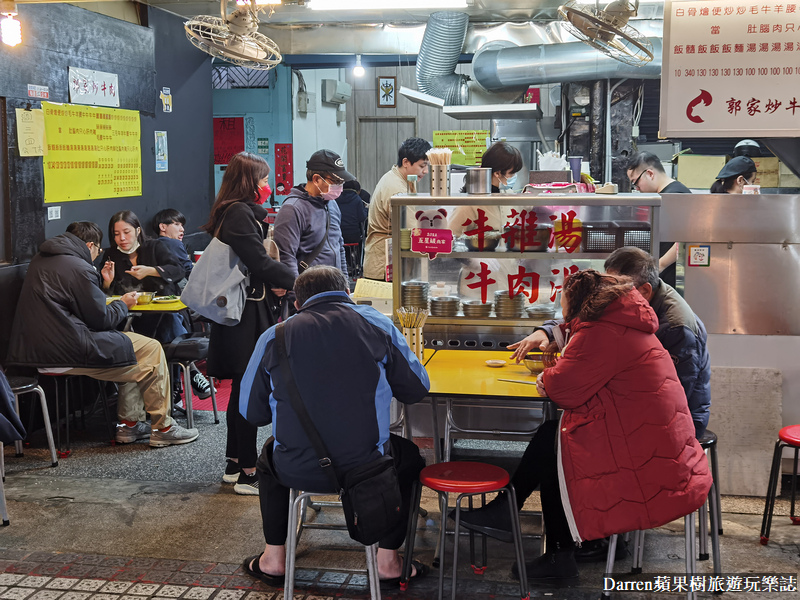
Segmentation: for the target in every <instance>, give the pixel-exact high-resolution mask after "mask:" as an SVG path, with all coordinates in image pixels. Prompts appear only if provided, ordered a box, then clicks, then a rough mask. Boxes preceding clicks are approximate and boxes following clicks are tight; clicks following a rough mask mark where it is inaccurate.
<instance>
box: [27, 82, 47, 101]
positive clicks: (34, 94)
mask: <svg viewBox="0 0 800 600" xmlns="http://www.w3.org/2000/svg"><path fill="white" fill-rule="evenodd" d="M28 98H38V99H39V100H49V99H50V88H49V87H47V86H46V85H31V84H30V83H29V84H28Z"/></svg>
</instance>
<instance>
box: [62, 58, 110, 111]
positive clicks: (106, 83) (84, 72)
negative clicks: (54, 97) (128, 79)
mask: <svg viewBox="0 0 800 600" xmlns="http://www.w3.org/2000/svg"><path fill="white" fill-rule="evenodd" d="M69 101H70V102H72V103H73V104H89V105H91V106H110V107H112V108H114V107H115V108H119V78H118V77H117V74H116V73H104V72H103V71H93V70H91V69H76V68H75V67H70V68H69Z"/></svg>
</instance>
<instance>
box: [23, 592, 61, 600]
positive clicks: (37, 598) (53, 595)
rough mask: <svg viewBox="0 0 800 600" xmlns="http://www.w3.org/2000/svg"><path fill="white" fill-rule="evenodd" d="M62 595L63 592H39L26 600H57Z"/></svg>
mask: <svg viewBox="0 0 800 600" xmlns="http://www.w3.org/2000/svg"><path fill="white" fill-rule="evenodd" d="M63 594H64V591H63V590H39V591H38V592H36V593H35V594H34V595H33V596H31V597H30V598H29V599H28V600H57V598H58V597H59V596H62V595H63Z"/></svg>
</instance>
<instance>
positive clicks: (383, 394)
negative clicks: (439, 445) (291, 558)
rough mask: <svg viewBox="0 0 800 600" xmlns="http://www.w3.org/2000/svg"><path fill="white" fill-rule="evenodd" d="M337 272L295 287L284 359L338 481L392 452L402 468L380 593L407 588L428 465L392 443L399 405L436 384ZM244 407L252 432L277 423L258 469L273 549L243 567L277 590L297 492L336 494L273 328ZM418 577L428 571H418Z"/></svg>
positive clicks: (250, 376) (322, 270) (251, 371)
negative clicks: (404, 553) (417, 493)
mask: <svg viewBox="0 0 800 600" xmlns="http://www.w3.org/2000/svg"><path fill="white" fill-rule="evenodd" d="M347 289H348V288H347V279H346V278H345V276H344V274H343V273H342V272H341V271H340V270H339V269H337V268H335V267H331V266H318V267H312V268H310V269H308V270H306V271H305V272H304V273H303V274H301V275H300V276H299V277H298V278H297V280H296V281H295V285H294V291H295V294H296V297H297V299H296V301H295V304H296V307H297V309H298V313H297V314H296V315H295V316H293V317H291V318H290V319H288V320H287V321H285V325H284V327H285V335H286V351H287V353H288V356H289V364H290V366H291V370H292V373H293V374H294V375H295V377H294V378H295V380H296V382H297V387H298V390H299V393H300V397H301V398H302V401H303V403H304V404H305V406H306V408H307V410H308V413H309V415H310V417H311V419H312V421H313V423H314V425H315V427H316V428H317V430H318V431H319V435H320V437H321V438H322V440H323V442H324V443H325V445H326V446H327V448H328V451H329V453H330V458H331V461H332V463H333V466H334V467H335V469H336V472H337V474H339V477H340V478H341V475H343V474H344V473H347V472H348V471H350V470H351V469H353V468H355V467H358V466H361V465H364V464H366V463H368V462H371V461H373V460H375V459H377V458H379V457H380V456H381V455H383V454H386V453H387V452H388V453H390V454H391V456H392V458H393V459H394V462H395V467H396V469H397V474H398V479H399V484H400V491H401V495H402V505H401V518H400V521H399V523H398V525H397V527H396V528H395V530H393V531H392V532H390V533H389V534H388V535H387V536H386V537H385V538H384V539H382V540H380V542H379V549H378V572H379V575H380V578H381V587H382V588H386V587H399V584H400V573H401V567H402V560H401V558H400V556H399V554H398V548H399V547H400V546H401V545H402V543H403V539H404V537H405V529H406V524H407V520H408V512H409V508H410V502H411V487H412V484H413V482H414V481H416V480H417V479H418V477H419V472H420V471H421V470H422V469H423V467H424V466H425V461H424V460H423V459H422V457H421V456H420V454H419V449H418V448H417V447H416V445H414V443H413V442H411V441H409V440H407V439H405V438H402V437H399V436H396V435H393V434H390V433H389V425H390V421H391V419H390V414H389V412H390V411H389V409H390V405H391V402H392V397H395V398H396V399H397V400H399V401H400V402H403V403H405V404H413V403H416V402H419V401H420V400H422V398H424V397H425V395H426V394H427V392H428V389H429V386H430V383H429V380H428V374H427V373H426V372H425V368H424V367H423V366H422V365H421V364H420V362H419V361H418V360H417V358H416V357H415V356H414V354H413V353H412V352H411V350H410V348H409V347H408V344H407V343H406V341H405V339H403V337H402V335H400V332H399V331H398V330H397V329H396V328H395V326H394V325H393V324H392V322H391V320H390V319H388V318H387V317H385V316H384V315H382V314H380V313H379V312H378V311H376V310H375V309H373V308H372V307H369V306H359V305H356V304H354V303H353V302H352V300H350V298H349V296H348V294H347ZM239 407H240V411H241V413H242V415H243V416H244V417H245V418H246V419H247V420H248V421H250V422H251V423H253V424H255V425H258V426H263V425H267V424H268V423H270V422H271V423H272V433H273V435H274V438H273V439H271V440H268V441H267V443H266V444H265V446H264V449H263V450H262V452H261V456H260V458H259V461H258V465H257V466H258V474H259V487H260V499H261V520H262V524H263V528H264V537H265V538H266V542H267V543H266V547H265V549H264V552H263V553H262V554H260V555H256V556H251V557H249V558H247V559H246V560H245V562H244V569H245V571H246V572H247V573H248V574H250V575H252V576H253V577H256V578H258V579H260V580H261V581H263V582H265V583H267V584H269V585H275V586H282V585H283V584H284V573H285V570H284V564H285V560H286V550H285V541H286V533H287V528H288V510H289V488H294V489H298V490H306V491H325V490H329V489H330V487H331V484H330V481H329V478H328V476H327V474H326V473H325V472H324V471H323V470H322V468H321V467H320V465H319V459H318V457H317V454H316V452H315V451H314V448H313V446H312V444H311V442H310V441H309V439H308V437H307V435H306V433H305V430H304V429H303V425H302V423H301V422H300V420H299V418H298V417H297V414H296V413H295V412H294V410H293V408H292V404H291V400H290V396H289V392H288V387H287V382H286V380H285V379H284V377H283V376H282V372H281V368H280V363H279V359H278V351H277V347H276V341H275V327H272V328H270V329H268V330H267V331H266V332H265V333H264V334H263V335H262V336H261V337H260V338H259V340H258V343H257V344H256V348H255V350H254V351H253V355H252V357H251V358H250V363H249V365H248V367H247V371H246V372H245V374H244V378H243V379H242V388H241V395H240V399H239ZM414 568H415V570H414V571H413V573H412V576H416V577H420V576H422V575H424V574H425V573H426V572H427V568H426V567H425V566H424V565H422V564H421V563H418V562H415V563H414Z"/></svg>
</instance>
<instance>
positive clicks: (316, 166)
mask: <svg viewBox="0 0 800 600" xmlns="http://www.w3.org/2000/svg"><path fill="white" fill-rule="evenodd" d="M306 169H308V170H309V171H316V172H317V173H333V174H334V175H337V176H339V177H341V178H342V179H344V180H345V181H352V180H353V179H355V177H353V176H352V175H351V174H350V173H349V172H348V171H347V169H345V168H344V162H343V161H342V157H341V156H339V155H338V154H336V152H332V151H330V150H317V151H316V152H314V154H312V155H311V158H309V159H308V161H307V162H306Z"/></svg>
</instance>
